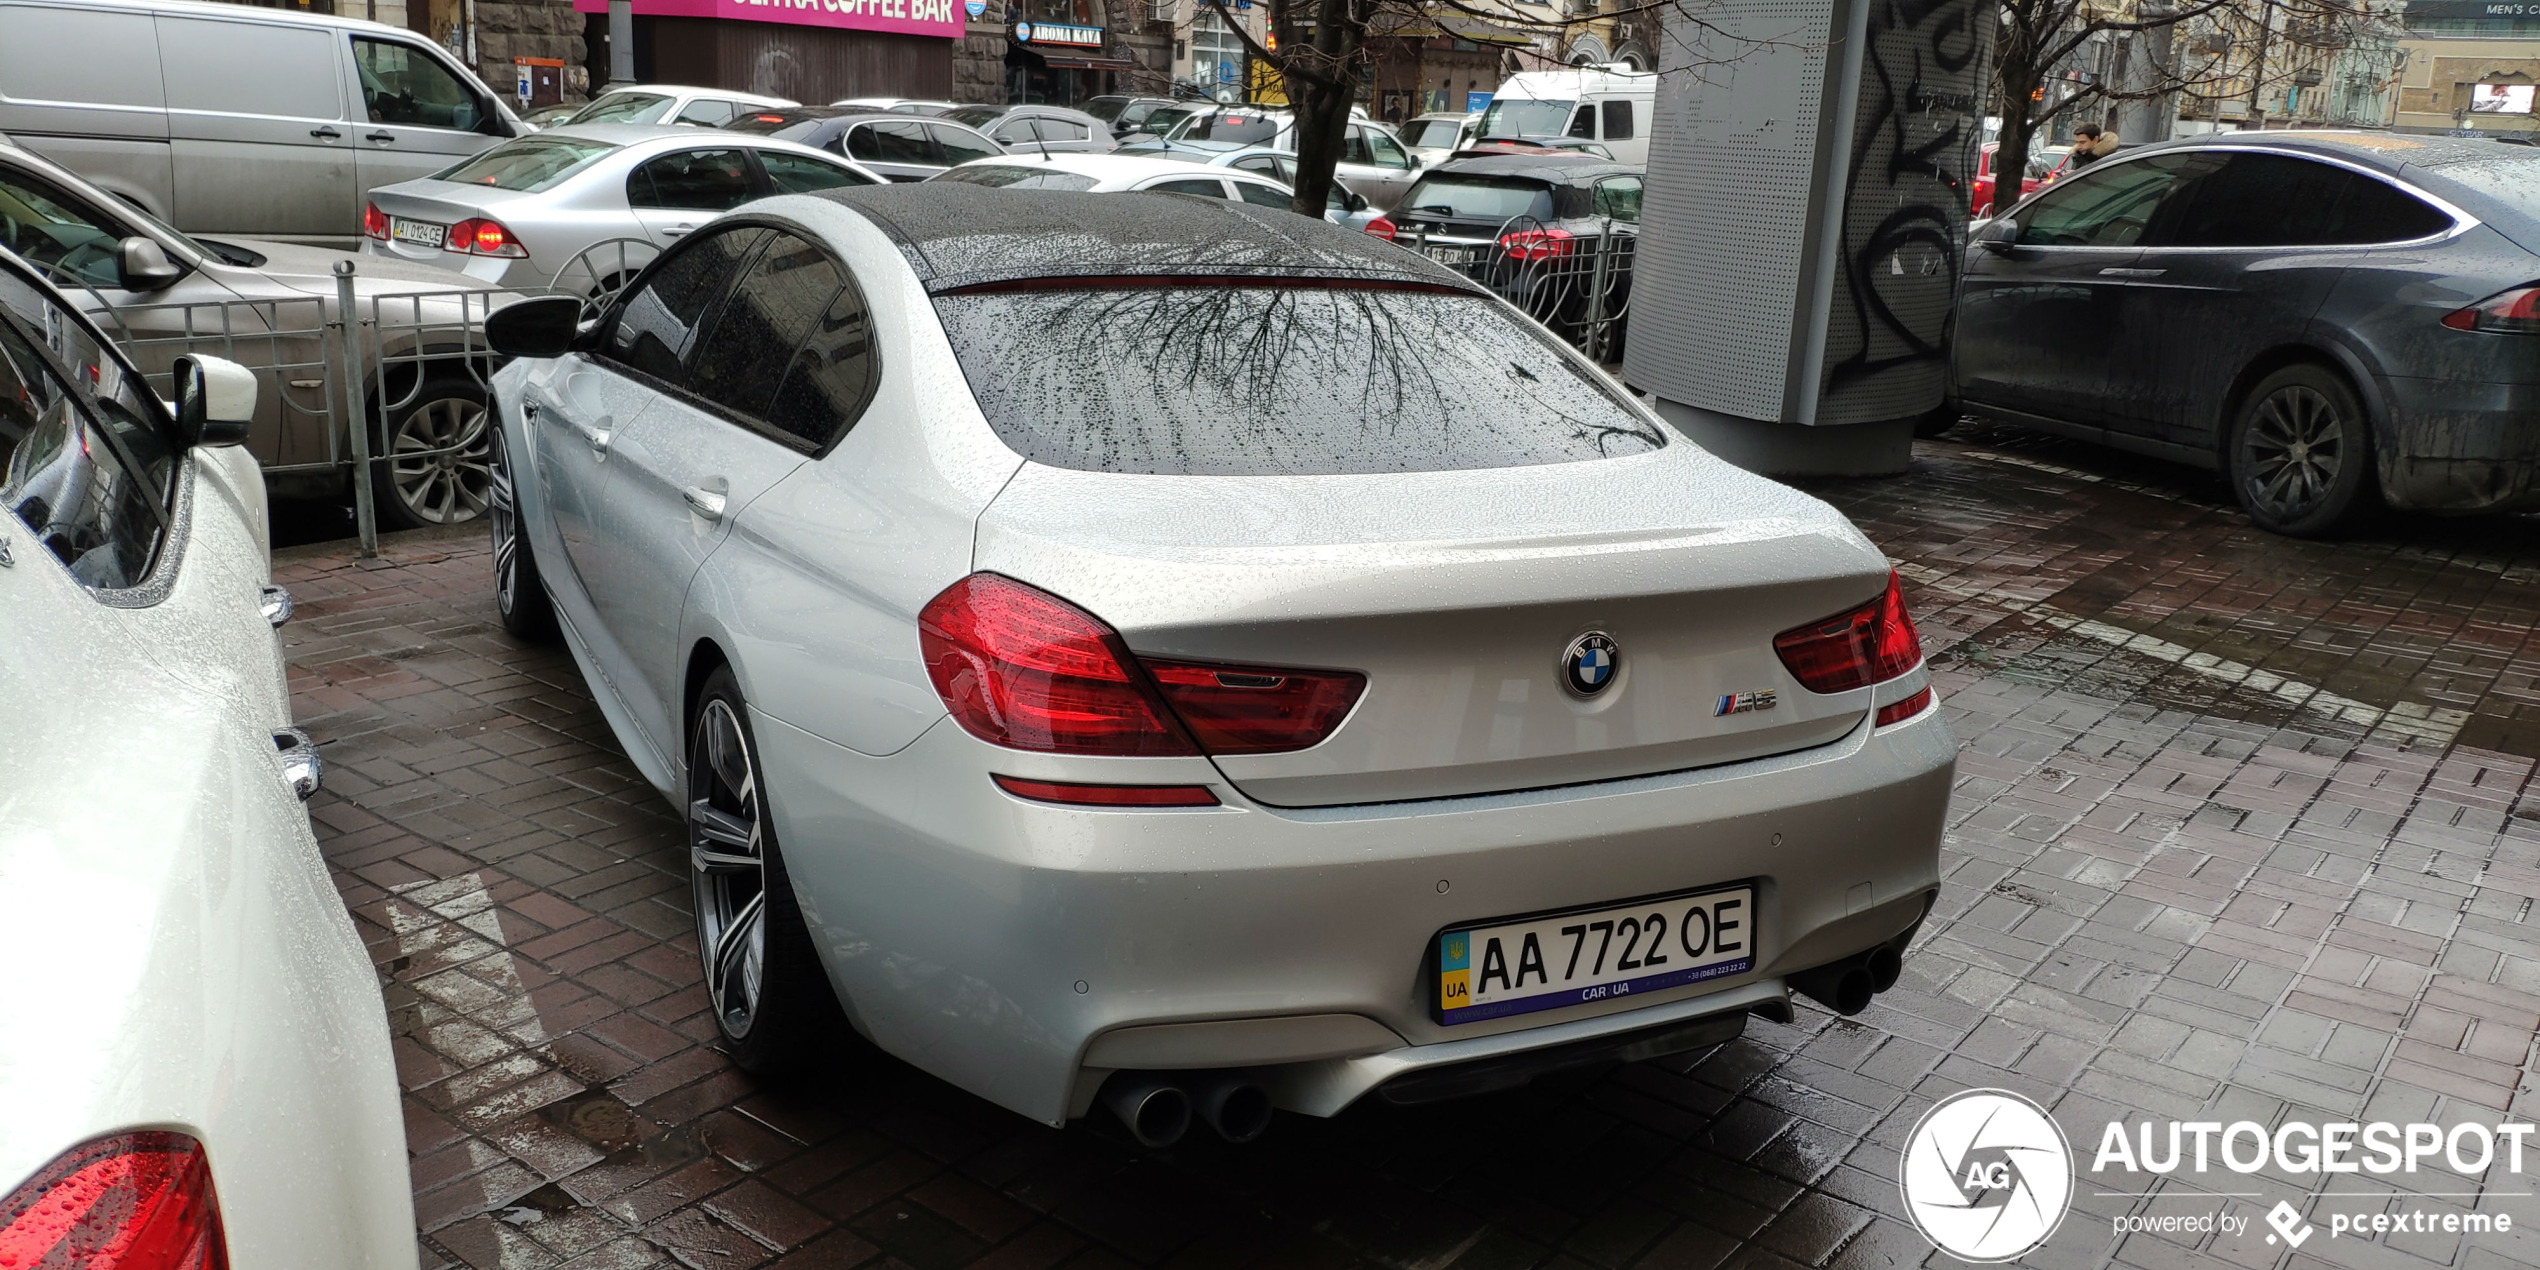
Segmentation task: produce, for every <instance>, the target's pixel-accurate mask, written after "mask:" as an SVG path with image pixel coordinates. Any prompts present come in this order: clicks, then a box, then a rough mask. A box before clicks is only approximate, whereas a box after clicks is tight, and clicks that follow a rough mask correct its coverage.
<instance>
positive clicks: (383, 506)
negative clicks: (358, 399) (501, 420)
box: [370, 370, 493, 529]
mask: <svg viewBox="0 0 2540 1270" xmlns="http://www.w3.org/2000/svg"><path fill="white" fill-rule="evenodd" d="M491 401H492V398H491V396H490V395H489V394H487V392H486V391H485V385H483V384H480V383H478V382H477V381H476V378H475V377H474V376H472V375H470V374H468V373H467V372H466V371H464V370H434V371H431V372H430V373H428V374H426V375H425V376H424V380H423V385H422V387H421V388H419V389H418V390H417V391H416V392H415V395H414V399H413V400H412V401H410V402H408V403H407V404H405V405H403V406H400V407H398V408H397V410H396V412H395V413H394V414H392V415H391V416H389V417H388V418H387V419H386V420H384V421H382V423H381V425H380V427H379V431H378V441H379V443H378V445H377V446H376V447H374V448H373V450H372V451H371V456H372V464H371V484H370V493H371V505H372V506H373V507H375V508H377V509H378V514H379V525H380V528H382V529H421V528H424V527H426V526H429V525H459V524H465V523H466V522H468V521H471V520H474V519H476V518H477V517H479V516H482V515H484V514H485V504H486V497H487V494H486V491H487V488H488V486H489V485H490V484H491V483H492V480H493V475H492V471H491V465H490V456H491V454H492V452H493V439H492V437H493V426H492V424H493V418H492V416H491V415H490V414H488V413H487V407H488V405H489V404H490V402H491ZM401 455H416V456H419V457H411V458H401V457H399V456H401Z"/></svg>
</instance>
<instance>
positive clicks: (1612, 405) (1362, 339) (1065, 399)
mask: <svg viewBox="0 0 2540 1270" xmlns="http://www.w3.org/2000/svg"><path fill="white" fill-rule="evenodd" d="M935 310H936V312H937V313H938V314H939V315H941V316H942V318H943V320H944V328H945V330H946V332H947V333H948V334H949V335H950V336H951V338H952V346H953V352H954V355H955V356H956V357H957V358H958V360H959V361H960V363H961V368H962V372H963V374H964V375H965V376H966V377H967V378H968V380H969V382H970V390H971V392H972V393H973V394H974V395H975V396H976V397H977V398H978V401H979V406H980V409H981V410H983V411H984V412H986V414H987V418H988V422H989V424H990V425H991V426H993V427H994V428H995V429H996V431H997V434H998V435H999V436H1000V437H1002V438H1004V440H1005V443H1006V444H1007V445H1009V446H1011V447H1013V449H1014V450H1015V451H1016V452H1018V453H1020V454H1022V455H1023V456H1024V457H1025V458H1028V459H1030V460H1032V461H1034V462H1036V463H1046V464H1049V465H1051V466H1053V467H1065V468H1076V469H1080V470H1085V471H1097V472H1138V473H1157V474H1169V475H1186V476H1244V475H1261V474H1285V475H1299V476H1303V475H1341V474H1350V473H1371V472H1438V471H1458V470H1467V469H1473V468H1495V467H1528V466H1534V465H1539V464H1546V463H1571V462H1578V461H1582V460H1587V459H1597V458H1608V457H1616V456H1620V455H1627V454H1638V453H1641V452H1643V451H1648V450H1655V449H1658V448H1660V447H1662V446H1664V445H1665V444H1666V440H1665V438H1664V437H1663V436H1662V435H1661V434H1660V433H1659V430H1658V429H1657V428H1656V427H1655V426H1654V425H1652V424H1650V423H1648V422H1646V421H1645V420H1643V419H1642V418H1641V417H1640V416H1638V415H1637V414H1635V413H1634V412H1632V411H1631V410H1629V409H1627V408H1626V407H1625V406H1624V405H1623V403H1622V402H1621V401H1620V400H1618V399H1617V398H1616V397H1615V396H1613V395H1612V393H1611V392H1610V391H1609V390H1608V389H1607V388H1606V387H1604V386H1603V385H1600V384H1598V383H1597V382H1595V381H1593V380H1591V379H1589V378H1588V377H1587V376H1585V375H1583V374H1581V373H1580V372H1578V371H1577V370H1574V369H1572V367H1571V365H1570V363H1569V361H1568V359H1566V358H1565V357H1563V356H1562V354H1561V353H1560V352H1559V351H1558V349H1557V348H1556V346H1555V345H1554V344H1553V343H1552V342H1551V341H1550V340H1549V339H1548V337H1546V336H1545V335H1544V334H1543V333H1542V332H1541V331H1539V330H1534V329H1531V328H1529V327H1528V326H1526V325H1524V324H1523V323H1522V322H1521V321H1519V320H1518V319H1516V318H1513V317H1511V316H1509V315H1508V314H1507V313H1506V312H1505V311H1504V310H1502V309H1501V308H1500V307H1499V306H1498V305H1497V304H1495V303H1493V302H1491V301H1489V300H1486V299H1483V298H1481V297H1478V296H1470V295H1462V294H1452V293H1443V292H1431V291H1395V290H1363V289H1355V288H1348V289H1342V288H1333V289H1323V288H1307V287H1298V288H1287V287H1246V286H1185V287H1149V288H1123V289H1118V290H1048V291H1038V290H1034V291H979V292H970V293H963V292H953V293H949V294H945V295H941V296H938V297H936V299H935ZM1017 331H1031V332H1035V333H1036V334H1035V336H1034V338H1032V339H1028V340H1018V339H1016V338H1014V333H1015V332H1017ZM1233 332H1241V333H1242V334H1241V336H1240V338H1239V340H1238V342H1237V343H1236V344H1234V345H1230V344H1229V340H1230V339H1236V338H1237V337H1235V336H1233V335H1231V334H1230V333H1233ZM1230 347H1233V348H1239V349H1240V351H1239V352H1230V351H1229V349H1230ZM1123 348H1134V349H1137V350H1139V355H1138V356H1136V357H1130V358H1123V357H1121V356H1119V350H1120V349H1123Z"/></svg>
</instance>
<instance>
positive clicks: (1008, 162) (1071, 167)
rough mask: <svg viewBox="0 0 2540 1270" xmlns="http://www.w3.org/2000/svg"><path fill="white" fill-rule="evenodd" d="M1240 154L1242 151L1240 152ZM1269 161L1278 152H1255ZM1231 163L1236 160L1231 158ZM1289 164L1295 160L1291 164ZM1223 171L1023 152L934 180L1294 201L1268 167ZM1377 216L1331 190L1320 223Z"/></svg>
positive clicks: (1354, 222) (1128, 158)
mask: <svg viewBox="0 0 2540 1270" xmlns="http://www.w3.org/2000/svg"><path fill="white" fill-rule="evenodd" d="M1239 153H1240V152H1239ZM1251 153H1253V154H1255V155H1259V156H1262V157H1264V158H1268V157H1271V156H1277V157H1279V158H1285V157H1286V156H1281V155H1278V153H1277V152H1276V151H1253V152H1251ZM1228 157H1229V158H1232V157H1234V156H1232V155H1230V156H1228ZM1289 162H1290V163H1291V165H1293V162H1294V161H1293V160H1289ZM1217 166H1218V167H1219V168H1221V169H1227V170H1222V171H1211V170H1210V169H1209V168H1208V167H1204V166H1201V165H1199V164H1194V163H1188V162H1185V161H1183V160H1180V159H1167V158H1153V157H1149V156H1145V155H1130V154H1059V153H1055V152H1053V153H1051V154H1050V155H1048V156H1047V157H1043V156H1041V155H1037V154H1032V153H1030V152H1029V151H1026V152H1024V153H1021V154H1012V155H1007V156H1005V157H1004V158H998V159H980V160H977V161H974V162H971V163H965V164H962V165H961V166H960V167H957V168H953V169H951V170H950V171H947V172H945V173H943V174H942V175H939V176H936V177H934V178H933V179H934V180H937V181H951V182H955V183H957V184H963V185H984V186H988V187H990V188H993V189H1012V190H1072V191H1078V192H1083V193H1092V194H1118V193H1127V192H1130V191H1153V192H1156V193H1162V194H1189V195H1193V196H1195V197H1198V198H1222V199H1233V200H1236V201H1239V202H1245V203H1250V204H1253V205H1254V206H1256V207H1276V208H1279V209H1281V210H1283V211H1284V210H1287V209H1288V208H1290V207H1291V206H1293V205H1294V203H1295V201H1296V190H1295V188H1294V187H1293V186H1291V185H1289V184H1288V183H1287V182H1285V181H1282V180H1279V179H1277V178H1276V177H1275V176H1274V175H1273V173H1272V170H1271V169H1270V168H1268V167H1264V168H1261V169H1257V170H1256V169H1251V168H1244V167H1239V166H1237V165H1235V164H1231V163H1221V164H1218V165H1217ZM1374 215H1375V212H1374V210H1373V209H1371V208H1369V207H1368V206H1367V200H1365V199H1363V198H1359V197H1357V196H1356V195H1354V194H1351V193H1350V192H1349V191H1348V190H1347V189H1337V190H1334V191H1332V194H1331V198H1330V199H1329V202H1328V205H1327V211H1326V213H1325V216H1324V219H1326V220H1329V221H1331V222H1332V223H1333V224H1335V225H1346V226H1348V227H1350V228H1353V229H1356V228H1359V227H1361V226H1363V225H1364V224H1365V223H1366V222H1367V221H1368V220H1369V219H1371V218H1373V217H1374Z"/></svg>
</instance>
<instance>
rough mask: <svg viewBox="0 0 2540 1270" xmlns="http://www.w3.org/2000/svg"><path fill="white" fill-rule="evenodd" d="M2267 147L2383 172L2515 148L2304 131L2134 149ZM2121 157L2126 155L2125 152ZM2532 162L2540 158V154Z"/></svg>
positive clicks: (2216, 136)
mask: <svg viewBox="0 0 2540 1270" xmlns="http://www.w3.org/2000/svg"><path fill="white" fill-rule="evenodd" d="M2239 146H2263V147H2265V148H2268V149H2276V150H2297V151H2303V152H2306V153H2311V154H2318V155H2325V156H2328V157H2331V158H2338V159H2344V160H2346V161H2348V162H2350V163H2360V164H2363V165H2364V166H2366V167H2370V168H2377V169H2379V170H2381V171H2384V172H2396V171H2398V170H2399V169H2400V168H2401V167H2403V166H2405V167H2420V168H2439V167H2443V166H2445V165H2447V164H2452V163H2488V162H2494V161H2495V160H2497V159H2499V158H2505V157H2508V156H2511V155H2512V154H2513V151H2512V149H2511V148H2510V147H2500V146H2498V145H2497V144H2496V143H2495V142H2494V141H2491V140H2489V139H2488V138H2486V137H2443V136H2429V135H2425V134H2421V133H2407V132H2365V131H2363V130H2361V129H2354V130H2348V129H2328V128H2320V129H2302V130H2287V131H2283V132H2219V133H2207V134H2205V135H2203V136H2197V137H2182V138H2178V139H2176V140H2172V141H2164V142H2155V143H2153V144H2151V145H2144V146H2131V147H2127V148H2128V149H2133V150H2138V151H2140V150H2152V149H2161V150H2182V149H2200V148H2208V147H2213V148H2224V147H2239ZM2120 153H2122V151H2120ZM2530 157H2534V158H2540V155H2533V156H2530Z"/></svg>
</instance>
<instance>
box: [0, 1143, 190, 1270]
mask: <svg viewBox="0 0 2540 1270" xmlns="http://www.w3.org/2000/svg"><path fill="white" fill-rule="evenodd" d="M0 1266H6V1267H17V1266H25V1267H29V1268H30V1270H32V1268H33V1267H37V1266H66V1267H67V1266H76V1267H80V1270H228V1267H229V1250H228V1247H227V1245H225V1244H224V1243H223V1242H222V1239H221V1226H220V1201H219V1199H218V1198H217V1197H216V1196H214V1195H213V1193H212V1170H211V1166H210V1164H209V1163H208V1162H207V1161H206V1160H205V1159H204V1157H203V1146H202V1144H201V1143H199V1142H196V1141H195V1140H194V1139H192V1138H189V1137H187V1136H185V1135H184V1134H181V1133H158V1132H149V1133H123V1134H117V1135H115V1136H114V1137H111V1138H100V1139H98V1140H97V1141H95V1142H91V1143H88V1144H86V1145H84V1146H80V1147H75V1148H73V1149H71V1150H70V1151H68V1152H65V1153H64V1154H63V1155H62V1156H61V1158H59V1159H57V1160H55V1161H53V1162H52V1163H51V1164H48V1165H46V1166H45V1167H44V1169H43V1171H42V1172H39V1173H37V1174H36V1175H35V1176H34V1177H33V1178H32V1179H30V1180H29V1181H28V1182H27V1184H26V1185H24V1186H21V1187H19V1188H18V1189H17V1190H16V1191H15V1192H14V1193H12V1194H11V1195H10V1196H9V1197H8V1198H7V1199H6V1200H0Z"/></svg>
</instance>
